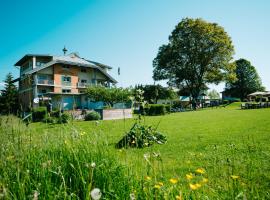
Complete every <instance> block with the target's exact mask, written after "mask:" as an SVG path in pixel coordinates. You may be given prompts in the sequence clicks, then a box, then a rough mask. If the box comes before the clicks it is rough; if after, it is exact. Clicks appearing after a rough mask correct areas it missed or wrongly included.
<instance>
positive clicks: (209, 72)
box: [153, 18, 235, 100]
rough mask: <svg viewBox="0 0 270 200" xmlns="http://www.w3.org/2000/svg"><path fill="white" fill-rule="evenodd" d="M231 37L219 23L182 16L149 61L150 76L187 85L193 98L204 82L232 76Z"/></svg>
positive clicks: (233, 76)
mask: <svg viewBox="0 0 270 200" xmlns="http://www.w3.org/2000/svg"><path fill="white" fill-rule="evenodd" d="M233 54H234V47H233V44H232V41H231V38H230V37H229V36H228V34H227V33H226V32H225V30H224V29H223V27H221V26H219V25H218V24H216V23H209V22H206V21H204V20H202V19H190V18H185V19H183V20H182V21H181V22H180V23H179V24H178V25H177V26H176V27H175V29H174V30H173V32H172V34H171V35H170V36H169V43H168V44H166V45H162V46H161V47H160V48H159V51H158V54H157V56H156V58H155V59H154V61H153V67H154V75H153V78H154V80H168V84H169V85H173V86H175V87H177V88H179V89H183V88H187V89H188V91H189V92H190V95H191V96H192V97H193V99H195V100H196V99H197V98H198V96H199V94H200V91H201V90H203V89H204V88H205V85H206V84H208V83H215V84H218V83H219V82H220V81H224V80H234V79H235V74H234V68H235V66H234V65H233V63H230V61H231V60H232V56H233Z"/></svg>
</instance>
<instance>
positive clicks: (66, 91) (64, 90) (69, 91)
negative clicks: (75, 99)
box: [62, 89, 71, 93]
mask: <svg viewBox="0 0 270 200" xmlns="http://www.w3.org/2000/svg"><path fill="white" fill-rule="evenodd" d="M62 93H71V90H70V89H62Z"/></svg>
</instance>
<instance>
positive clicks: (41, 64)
mask: <svg viewBox="0 0 270 200" xmlns="http://www.w3.org/2000/svg"><path fill="white" fill-rule="evenodd" d="M44 64H45V62H41V61H37V62H36V66H37V67H42V66H43V65H44Z"/></svg>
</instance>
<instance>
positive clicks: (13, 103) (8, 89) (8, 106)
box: [0, 73, 19, 114]
mask: <svg viewBox="0 0 270 200" xmlns="http://www.w3.org/2000/svg"><path fill="white" fill-rule="evenodd" d="M12 81H13V76H12V74H11V73H8V74H7V76H6V79H5V86H4V89H3V90H1V97H0V109H1V113H2V114H16V113H17V111H18V109H19V106H18V105H19V104H18V90H17V87H16V85H15V84H14V83H13V82H12Z"/></svg>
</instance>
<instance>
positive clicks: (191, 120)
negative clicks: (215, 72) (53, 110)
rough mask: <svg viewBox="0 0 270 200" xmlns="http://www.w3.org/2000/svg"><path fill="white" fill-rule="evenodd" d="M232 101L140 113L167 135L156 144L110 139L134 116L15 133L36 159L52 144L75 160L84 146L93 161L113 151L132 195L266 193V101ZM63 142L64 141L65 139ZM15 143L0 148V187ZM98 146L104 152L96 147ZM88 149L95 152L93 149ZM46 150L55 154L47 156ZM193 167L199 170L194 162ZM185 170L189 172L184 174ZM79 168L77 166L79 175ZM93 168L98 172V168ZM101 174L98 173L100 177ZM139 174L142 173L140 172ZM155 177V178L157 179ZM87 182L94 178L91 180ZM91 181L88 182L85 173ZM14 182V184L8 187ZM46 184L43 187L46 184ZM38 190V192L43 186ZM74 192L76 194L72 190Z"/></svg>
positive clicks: (269, 177) (269, 149) (269, 160)
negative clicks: (244, 104)
mask: <svg viewBox="0 0 270 200" xmlns="http://www.w3.org/2000/svg"><path fill="white" fill-rule="evenodd" d="M239 107H240V106H239V103H234V104H231V105H229V106H227V107H226V108H213V109H205V110H199V111H194V112H183V113H173V114H169V115H165V116H157V117H146V118H145V123H146V124H151V125H153V126H154V127H155V126H158V130H159V131H160V132H162V133H163V134H164V135H166V137H167V140H168V141H167V143H166V144H164V145H158V144H156V145H153V146H151V147H148V148H144V149H121V150H119V149H115V148H114V145H115V143H116V142H118V141H119V140H120V139H121V137H122V136H123V135H124V134H125V132H126V131H128V130H129V128H130V127H131V126H132V125H133V123H134V120H133V119H128V120H112V121H100V122H99V123H96V122H84V121H81V122H71V123H70V124H68V125H49V124H44V123H33V124H30V125H29V127H24V129H23V130H25V131H21V132H23V133H21V132H20V134H21V136H20V138H22V139H21V140H22V143H27V142H26V141H28V143H27V144H28V147H27V148H28V150H29V149H30V150H29V151H32V149H35V151H38V152H39V156H37V155H36V154H37V153H34V155H35V156H36V157H37V158H36V159H40V160H41V161H40V163H43V162H44V160H48V159H49V160H52V162H54V160H55V162H57V159H58V158H57V156H55V155H54V152H55V151H59V152H58V153H59V157H60V158H61V159H59V160H62V162H63V161H64V162H65V160H66V158H62V157H61V155H62V154H63V155H65V156H66V157H69V156H68V154H69V153H70V151H71V150H72V151H71V152H74V151H75V152H76V153H74V155H76V156H78V157H79V158H78V160H80V159H81V158H80V155H81V154H83V155H84V154H85V155H86V154H91V156H92V157H91V156H90V157H89V158H88V157H87V156H84V157H83V158H82V160H84V161H85V162H86V161H88V162H92V161H95V160H94V159H93V158H95V159H96V161H95V162H100V163H102V162H103V161H102V158H98V157H99V155H100V156H101V157H102V156H104V155H105V158H104V159H106V158H108V157H109V158H108V159H111V158H112V159H114V161H111V162H113V163H116V164H112V165H111V166H114V165H115V166H121V169H122V168H123V172H122V175H121V176H123V177H124V178H123V179H121V180H119V184H120V182H121V181H123V182H125V183H127V185H129V189H126V190H127V191H126V193H124V192H123V195H127V194H129V193H134V194H135V196H136V197H137V199H145V198H146V199H173V198H179V199H180V197H182V198H183V199H245V198H247V199H270V145H269V144H270V109H256V110H240V109H239ZM2 132H3V131H2ZM29 138H30V139H29ZM29 140H30V147H29ZM82 144H83V145H82ZM69 145H70V146H71V148H67V147H66V146H69ZM14 148H15V147H14ZM18 148H19V147H18ZM63 148H64V149H66V148H67V149H68V150H67V151H64V150H63V152H64V153H63V152H62V149H63ZM2 149H3V147H2ZM70 149H71V150H70ZM85 149H87V150H85ZM97 149H98V150H97ZM2 151H3V150H2ZM16 151H17V150H16ZM16 151H15V150H13V151H11V150H9V151H6V152H4V154H3V155H2V161H1V162H2V163H1V165H0V170H1V171H0V193H1V184H2V188H4V185H7V182H8V181H7V180H6V178H10V177H9V176H7V175H5V174H8V172H6V171H8V169H6V168H4V167H7V166H8V164H7V163H5V165H4V164H3V159H7V157H8V156H10V154H11V153H10V152H13V153H15V152H16ZM102 151H105V153H104V152H103V153H102V155H101V154H99V153H100V152H102ZM41 152H42V153H41ZM48 152H50V153H48ZM61 152H62V153H61ZM80 152H81V153H80ZM91 152H95V153H94V154H93V155H92V153H91ZM23 153H26V152H23ZM23 153H22V154H23ZM65 153H67V155H66V154H65ZM50 155H51V156H52V157H54V156H55V157H54V158H50ZM157 155H158V156H157ZM65 156H63V157H65ZM106 156H107V157H106ZM43 157H46V158H43ZM87 159H88V160H87ZM89 159H90V160H89ZM75 160H76V159H75ZM24 162H28V161H24ZM35 162H37V161H35ZM78 162H79V161H78ZM80 162H81V160H80ZM21 164H22V165H24V168H25V167H27V166H25V163H23V162H22V163H21ZM58 164H59V163H58ZM27 165H31V163H30V164H29V163H28V164H27ZM79 166H80V165H79ZM1 167H2V169H1ZM79 168H80V167H79ZM200 168H202V173H200V170H197V169H200ZM15 169H17V168H15ZM97 169H98V168H97ZM17 170H18V169H17ZM103 170H105V169H103ZM106 170H107V169H106ZM106 170H105V171H106ZM196 170H197V172H196ZM67 171H68V170H67ZM77 171H78V170H77ZM97 171H98V170H97ZM10 173H11V172H10ZM44 173H45V172H44ZM67 173H68V172H67ZM85 173H86V172H85ZM97 173H98V172H97ZM110 173H111V172H110V170H109V171H108V172H107V171H106V172H104V174H105V175H106V176H108V179H114V178H115V177H114V176H113V177H114V178H113V177H111V176H112V175H111V174H110ZM113 173H115V171H114V172H113ZM190 173H191V177H189V176H187V174H190ZM109 174H110V175H109ZM84 176H85V175H84V174H82V173H81V177H84ZM86 176H87V175H86ZM96 176H97V179H98V177H99V176H98V175H96ZM106 176H105V178H104V177H103V179H100V180H101V182H102V180H103V181H104V179H106ZM118 176H120V175H118ZM5 177H6V178H5ZM65 177H66V176H64V178H65ZM67 177H68V174H67ZM145 177H147V178H146V179H148V180H145ZM43 178H46V176H45V177H43ZM125 178H128V180H126V179H125ZM172 178H173V179H172ZM203 178H204V179H203ZM1 179H2V180H1ZM39 179H40V177H39ZM41 179H42V178H41ZM130 179H132V180H130ZM150 179H151V180H150ZM170 179H171V181H170ZM50 180H51V179H50ZM174 180H175V181H174ZM58 181H59V180H58ZM106 181H107V180H106ZM48 182H49V181H48ZM60 182H61V181H60ZM159 182H162V183H160V184H158V183H159ZM175 182H177V183H175ZM76 183H77V182H76ZM9 184H10V183H9ZM78 184H79V181H78ZM108 184H109V186H108V187H109V188H110V187H111V188H113V187H114V186H113V185H114V184H117V183H116V182H115V181H114V180H111V182H110V183H108ZM196 184H197V185H196ZM94 185H95V186H98V181H96V182H95V184H94ZM110 185H111V186H110ZM88 186H89V185H88ZM90 186H91V187H93V185H92V179H91V184H90ZM122 186H123V184H122ZM193 186H194V187H193ZM5 187H8V186H5ZM14 187H15V186H14ZM17 187H19V186H16V187H15V188H17ZM21 187H22V186H21ZM70 187H71V186H70ZM99 187H102V186H100V185H99ZM116 188H117V186H116ZM119 188H121V187H119ZM2 190H3V189H2ZM18 190H19V189H18ZM48 190H49V191H50V189H49V188H48ZM70 190H71V189H70ZM115 190H117V189H115V188H114V190H113V191H114V192H115V193H117V192H116V191H115ZM119 190H120V189H119ZM41 191H42V190H41ZM63 191H65V196H66V197H67V199H68V198H69V199H73V198H71V197H70V193H71V192H70V191H69V190H68V189H67V188H65V190H64V189H63ZM114 192H111V193H114ZM10 193H12V191H11V189H10ZM14 193H15V194H16V195H14V196H15V197H16V198H18V199H20V198H19V197H18V195H19V194H20V192H18V194H17V193H16V192H14ZM40 193H41V194H40V197H41V198H42V192H40ZM74 193H75V194H76V192H74ZM21 195H23V194H21ZM43 195H44V194H43ZM52 195H53V194H52ZM117 195H118V196H117ZM117 195H116V196H111V197H108V195H107V199H114V198H115V199H123V198H129V197H127V196H122V197H121V195H120V196H119V194H117ZM14 196H13V197H14ZM60 196H61V195H60ZM79 198H82V197H81V196H80V195H77V196H76V195H75V197H74V199H79ZM59 199H61V198H59Z"/></svg>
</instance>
